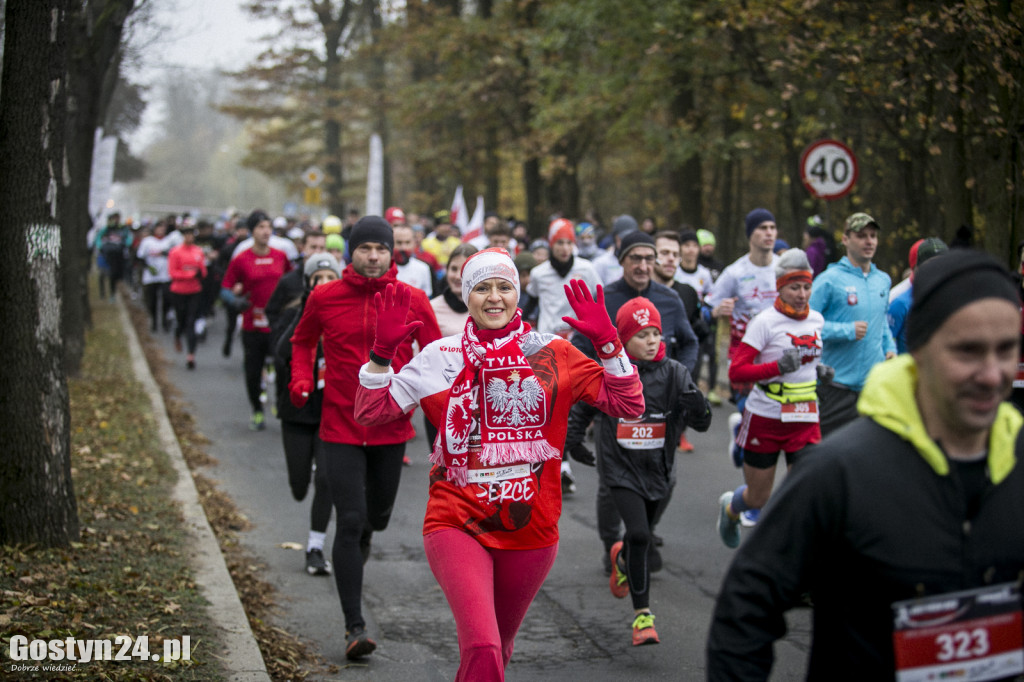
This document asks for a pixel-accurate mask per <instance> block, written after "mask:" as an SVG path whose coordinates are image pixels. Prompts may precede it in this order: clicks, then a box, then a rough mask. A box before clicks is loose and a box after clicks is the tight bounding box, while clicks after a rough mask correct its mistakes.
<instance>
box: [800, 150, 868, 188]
mask: <svg viewBox="0 0 1024 682" xmlns="http://www.w3.org/2000/svg"><path fill="white" fill-rule="evenodd" d="M800 180H801V181H802V182H803V183H804V187H806V188H807V191H808V192H810V193H811V194H812V195H814V196H816V197H818V198H819V199H825V200H826V201H832V200H833V199H838V198H840V197H843V196H846V195H847V194H849V193H850V190H852V189H853V185H854V183H856V182H857V157H855V156H854V155H853V152H852V151H850V148H849V147H847V146H846V145H845V144H843V143H842V142H839V141H838V140H818V141H817V142H815V143H813V144H811V145H809V146H808V147H807V149H805V150H804V152H803V154H802V155H801V156H800Z"/></svg>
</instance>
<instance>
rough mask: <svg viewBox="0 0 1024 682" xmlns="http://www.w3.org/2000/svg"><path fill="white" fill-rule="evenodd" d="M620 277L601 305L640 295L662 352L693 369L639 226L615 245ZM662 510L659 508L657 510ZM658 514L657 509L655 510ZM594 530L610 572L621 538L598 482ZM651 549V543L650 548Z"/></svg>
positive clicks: (655, 560)
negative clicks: (654, 320)
mask: <svg viewBox="0 0 1024 682" xmlns="http://www.w3.org/2000/svg"><path fill="white" fill-rule="evenodd" d="M618 256H619V262H620V263H621V264H622V278H621V279H618V280H615V281H614V282H612V283H611V284H609V285H608V286H607V287H605V289H604V305H605V308H606V309H607V310H608V315H609V316H610V317H611V319H615V315H617V314H618V312H619V308H621V307H622V306H623V305H625V304H626V302H627V301H629V300H631V299H634V298H637V297H639V296H643V297H644V298H646V299H648V300H649V301H650V302H651V303H653V304H654V307H655V308H657V310H658V313H659V314H660V315H661V327H662V338H663V340H664V342H665V352H666V354H667V355H668V356H669V357H671V358H673V359H675V360H677V361H678V362H680V363H682V364H683V365H685V366H686V368H687V369H688V370H690V371H691V372H692V371H693V368H694V366H695V365H696V364H697V336H696V334H694V333H693V328H692V327H690V322H689V320H688V319H687V317H686V308H684V307H683V301H682V299H680V298H679V294H677V293H676V292H675V291H673V290H672V289H670V288H668V287H667V286H665V285H664V284H658V283H657V282H655V281H653V280H652V279H651V276H652V274H653V273H654V264H655V262H656V260H657V253H656V251H655V242H654V238H653V237H652V236H651V235H649V234H647V233H646V232H644V231H642V230H635V231H633V232H630V233H628V234H626V235H625V236H624V237H623V238H622V242H621V243H620V245H619V251H618ZM572 343H573V345H574V346H576V347H577V348H579V349H580V350H581V351H583V352H584V353H586V354H587V355H589V356H590V357H597V354H596V353H595V352H594V347H593V346H592V345H591V343H590V341H589V340H588V339H587V338H586V337H585V336H583V335H582V334H576V335H574V336H573V337H572ZM661 511H663V510H661ZM658 516H659V517H660V513H659V514H658ZM597 531H598V534H599V535H600V536H601V541H602V542H603V543H604V554H603V557H602V558H603V561H604V567H605V572H606V573H611V570H612V565H611V556H610V552H611V548H612V545H614V544H615V543H616V542H618V541H619V540H621V539H622V529H621V517H620V516H619V512H618V509H617V508H616V506H615V502H614V500H613V499H612V495H611V491H610V490H609V489H608V488H607V486H604V485H602V486H601V487H600V488H599V489H598V492H597ZM651 549H652V550H654V547H652V548H651ZM649 560H650V562H651V570H652V571H656V570H658V569H660V568H661V557H660V555H658V554H656V553H655V552H653V551H652V553H651V555H650V557H649Z"/></svg>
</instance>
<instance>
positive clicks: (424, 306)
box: [292, 263, 441, 445]
mask: <svg viewBox="0 0 1024 682" xmlns="http://www.w3.org/2000/svg"><path fill="white" fill-rule="evenodd" d="M397 273H398V268H397V267H396V266H395V264H394V263H392V264H391V268H390V269H389V270H388V271H387V273H385V274H384V275H383V276H381V277H377V278H367V277H364V276H363V275H360V274H359V273H357V272H356V271H355V269H354V268H353V267H352V266H351V265H349V266H348V267H346V268H345V270H344V272H342V275H341V279H339V280H336V281H334V282H328V283H327V284H321V285H320V286H318V287H317V288H316V289H314V290H313V293H311V294H310V295H309V299H308V300H307V301H306V309H305V310H304V311H303V313H302V318H301V319H300V320H299V324H298V325H297V326H296V327H295V333H294V334H293V335H292V380H293V381H296V380H301V379H308V380H310V381H312V380H313V358H314V355H315V353H316V344H317V341H318V340H319V339H320V337H321V336H323V343H324V346H323V348H324V359H325V361H326V364H327V372H326V375H325V377H324V378H325V386H324V406H323V414H322V417H321V419H320V438H321V439H322V440H324V441H325V442H328V443H345V444H348V445H392V444H395V443H404V442H406V441H407V440H409V439H410V438H412V437H413V436H415V435H416V432H415V431H414V430H413V427H412V423H411V421H410V419H411V417H412V414H413V413H412V412H410V413H409V414H407V415H405V416H404V417H402V418H400V419H398V420H396V421H394V422H392V423H391V424H388V427H387V428H386V429H382V428H371V427H366V426H363V425H362V424H359V423H358V422H356V420H355V399H356V391H357V389H358V388H359V368H360V367H362V366H363V365H364V364H366V363H367V362H368V361H369V359H370V349H371V348H373V339H374V335H375V330H376V327H377V308H376V307H375V306H374V302H373V297H374V294H375V293H377V292H378V291H379V292H381V294H382V295H383V292H384V287H386V286H387V285H388V284H395V283H397V282H398V280H397V278H396V274H397ZM407 319H408V320H419V321H420V322H422V323H423V326H422V327H420V328H419V329H417V330H416V331H415V332H413V333H412V334H411V335H410V336H409V337H408V338H406V340H405V341H403V342H402V345H401V346H400V347H399V348H398V352H397V353H396V354H395V359H394V360H393V361H392V363H391V366H392V367H393V368H394V370H395V371H396V372H398V371H399V370H401V369H402V367H404V366H405V363H407V362H409V360H411V359H412V356H413V349H412V342H413V339H415V340H416V341H417V342H418V343H419V347H420V348H425V347H426V346H427V344H429V343H430V342H431V341H434V340H436V339H439V338H441V330H440V329H438V326H437V319H436V318H435V317H434V310H433V308H431V307H430V301H429V300H428V299H427V296H426V294H424V293H423V292H422V291H420V290H419V289H416V288H413V291H412V305H411V306H410V308H409V317H408V318H407Z"/></svg>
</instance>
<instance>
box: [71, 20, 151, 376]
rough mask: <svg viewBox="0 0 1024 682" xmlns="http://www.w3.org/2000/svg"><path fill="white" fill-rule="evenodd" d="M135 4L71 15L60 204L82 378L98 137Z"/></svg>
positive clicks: (75, 363) (75, 358) (74, 354)
mask: <svg viewBox="0 0 1024 682" xmlns="http://www.w3.org/2000/svg"><path fill="white" fill-rule="evenodd" d="M133 5H134V0H106V1H105V2H99V3H96V2H94V3H88V4H86V5H83V6H78V5H76V6H75V7H74V8H73V9H72V11H71V12H70V13H69V14H68V17H67V23H68V36H69V40H70V41H71V44H70V58H69V59H68V76H67V87H68V107H67V109H68V121H67V124H68V132H67V169H68V177H71V178H75V180H76V181H75V182H72V183H70V184H69V185H67V186H66V187H65V188H64V190H63V191H64V193H63V196H62V197H61V201H60V203H59V208H60V216H59V220H60V224H61V226H62V232H63V234H62V239H61V241H62V245H61V248H62V249H63V262H62V263H61V270H62V276H61V277H62V286H63V288H64V295H63V305H62V315H63V318H64V342H65V348H64V367H65V370H66V371H67V373H68V374H69V375H71V376H74V375H76V374H78V370H79V368H80V366H81V364H82V354H83V353H84V352H85V329H86V327H87V326H88V324H89V323H90V322H91V320H90V304H89V287H88V275H89V258H90V254H89V251H88V248H87V246H86V241H85V240H86V235H87V233H88V232H89V229H90V228H91V227H92V224H93V222H94V221H95V220H96V219H98V218H99V217H100V216H90V215H89V180H90V177H91V174H92V152H93V146H94V133H95V131H96V128H97V127H98V126H99V125H101V123H102V121H103V119H104V117H105V114H106V111H107V109H108V108H109V106H110V100H111V98H112V97H113V95H114V88H115V85H116V84H117V77H118V72H119V70H120V62H121V60H120V55H121V35H122V33H123V31H124V24H125V21H126V20H127V19H128V15H129V14H130V13H131V11H132V6H133Z"/></svg>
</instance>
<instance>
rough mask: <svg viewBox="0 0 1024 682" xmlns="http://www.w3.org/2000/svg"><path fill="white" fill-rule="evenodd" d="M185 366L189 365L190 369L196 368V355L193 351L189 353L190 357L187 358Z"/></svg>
mask: <svg viewBox="0 0 1024 682" xmlns="http://www.w3.org/2000/svg"><path fill="white" fill-rule="evenodd" d="M185 366H186V367H188V368H189V369H195V368H196V356H194V355H192V354H191V353H189V355H188V359H186V360H185Z"/></svg>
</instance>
